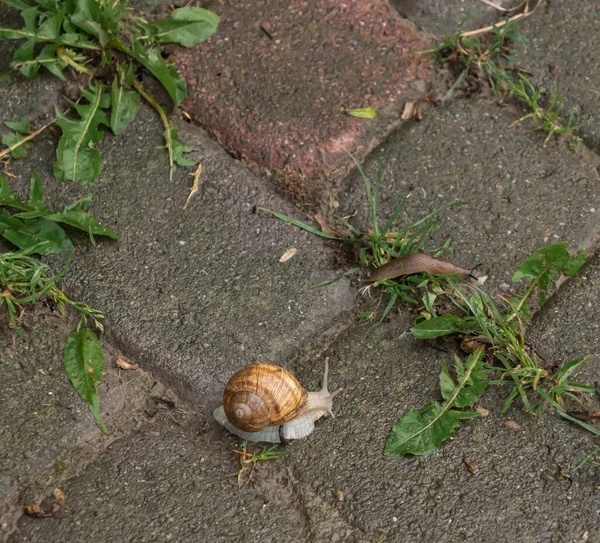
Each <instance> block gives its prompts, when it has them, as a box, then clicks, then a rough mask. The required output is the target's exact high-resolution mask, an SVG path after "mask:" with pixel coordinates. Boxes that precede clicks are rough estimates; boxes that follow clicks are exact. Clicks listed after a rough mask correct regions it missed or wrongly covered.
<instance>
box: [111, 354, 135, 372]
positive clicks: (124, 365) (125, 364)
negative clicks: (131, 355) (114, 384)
mask: <svg viewBox="0 0 600 543" xmlns="http://www.w3.org/2000/svg"><path fill="white" fill-rule="evenodd" d="M115 362H116V363H117V366H119V368H121V369H122V370H139V369H140V367H139V366H138V365H137V364H133V363H131V362H129V360H127V358H125V357H124V356H123V355H122V354H118V355H117V357H116V358H115Z"/></svg>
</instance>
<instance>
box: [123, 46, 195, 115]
mask: <svg viewBox="0 0 600 543" xmlns="http://www.w3.org/2000/svg"><path fill="white" fill-rule="evenodd" d="M131 55H132V56H133V57H134V58H135V59H136V60H137V61H138V62H140V63H142V64H143V65H144V66H145V67H146V68H147V69H148V70H149V71H150V73H151V74H152V75H153V76H154V77H156V79H158V80H159V81H160V82H161V83H162V85H163V87H164V88H165V90H166V91H167V92H168V93H169V96H170V97H171V100H173V103H174V104H175V107H178V106H179V104H181V102H182V101H183V100H185V98H186V96H187V85H186V82H185V79H183V78H181V77H180V76H179V74H178V73H177V72H176V71H175V70H174V69H173V67H172V66H171V65H169V64H167V62H166V61H165V59H164V58H162V56H161V55H160V51H159V50H158V49H150V50H148V51H145V50H144V47H143V46H142V44H141V43H139V42H136V43H135V44H134V48H133V50H132V51H131Z"/></svg>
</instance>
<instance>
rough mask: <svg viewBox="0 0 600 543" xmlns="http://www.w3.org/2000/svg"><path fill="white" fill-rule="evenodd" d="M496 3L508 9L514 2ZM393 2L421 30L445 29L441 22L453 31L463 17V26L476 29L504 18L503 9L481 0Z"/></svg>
mask: <svg viewBox="0 0 600 543" xmlns="http://www.w3.org/2000/svg"><path fill="white" fill-rule="evenodd" d="M494 3H495V4H496V5H498V6H500V7H503V8H506V9H508V8H511V7H513V6H514V4H515V3H514V2H513V1H512V0H498V1H495V2H494ZM390 4H391V5H392V6H394V8H395V9H396V10H397V11H398V13H400V15H402V16H403V17H406V18H407V19H410V20H411V21H412V22H413V23H415V24H416V25H417V28H418V29H419V30H422V31H425V32H432V33H433V34H436V35H439V34H443V32H444V31H443V30H442V29H440V25H441V26H443V27H444V29H445V30H446V31H447V32H448V33H450V34H453V33H454V32H456V31H457V30H458V27H459V25H460V24H461V22H463V21H464V24H463V26H462V28H463V30H474V29H476V28H482V27H484V26H489V25H491V24H494V23H495V22H497V21H499V20H502V12H500V11H498V10H496V9H494V8H493V7H491V6H490V5H488V4H486V3H484V2H482V1H481V0H390ZM465 18H466V20H465Z"/></svg>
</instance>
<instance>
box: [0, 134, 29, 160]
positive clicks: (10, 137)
mask: <svg viewBox="0 0 600 543" xmlns="http://www.w3.org/2000/svg"><path fill="white" fill-rule="evenodd" d="M22 139H23V136H19V135H18V134H3V135H2V144H3V145H6V146H7V147H10V146H11V145H15V144H16V143H19V142H20V141H21V140H22ZM28 150H29V143H24V144H22V145H19V146H18V147H15V148H14V149H13V150H12V151H11V152H10V156H11V157H13V158H23V157H26V156H27V151H28Z"/></svg>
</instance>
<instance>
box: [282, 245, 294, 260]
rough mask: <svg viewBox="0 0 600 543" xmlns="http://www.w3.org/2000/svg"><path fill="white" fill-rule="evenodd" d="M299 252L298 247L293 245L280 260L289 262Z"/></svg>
mask: <svg viewBox="0 0 600 543" xmlns="http://www.w3.org/2000/svg"><path fill="white" fill-rule="evenodd" d="M297 254H298V249H296V248H295V247H291V248H290V249H288V250H287V251H286V252H285V253H283V254H282V255H281V257H280V258H279V262H287V261H288V260H291V259H292V258H294V257H295V256H296V255H297Z"/></svg>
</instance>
